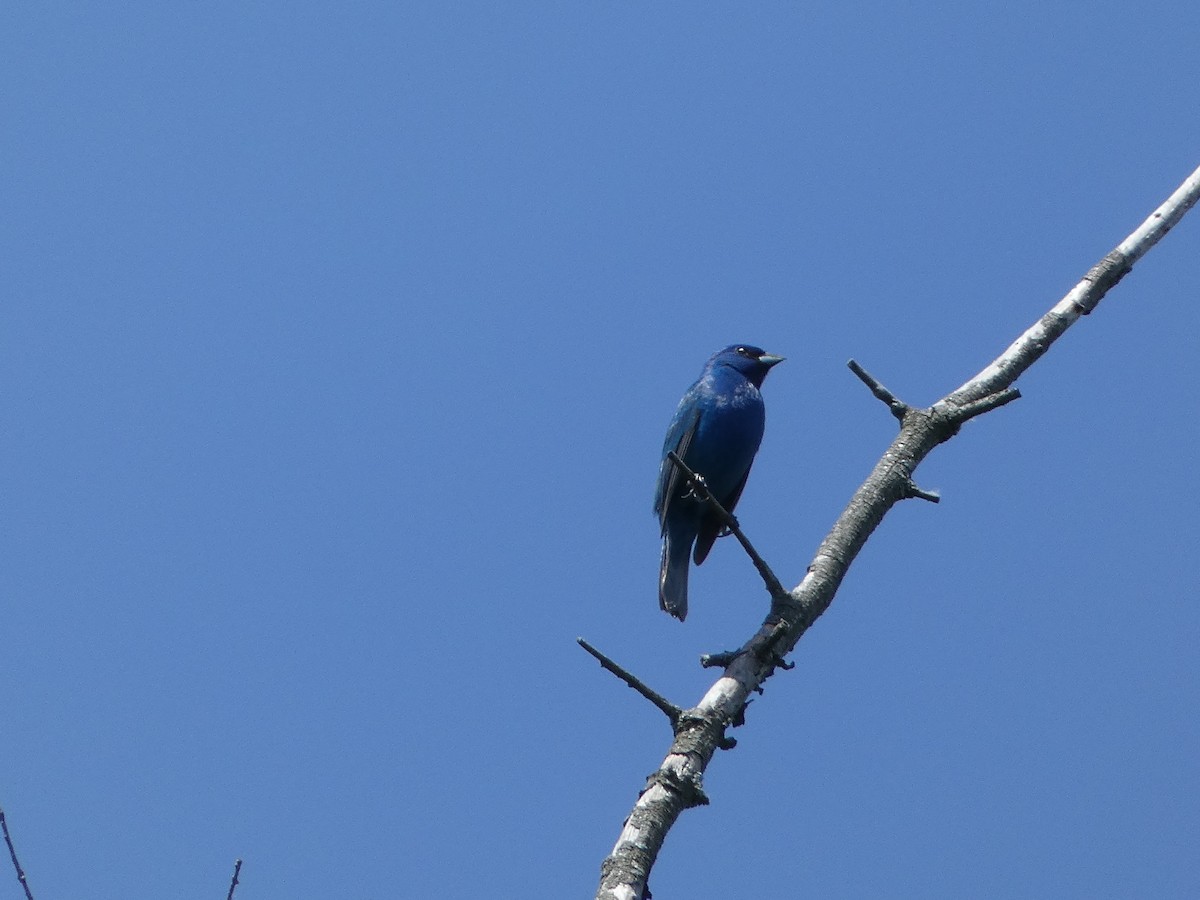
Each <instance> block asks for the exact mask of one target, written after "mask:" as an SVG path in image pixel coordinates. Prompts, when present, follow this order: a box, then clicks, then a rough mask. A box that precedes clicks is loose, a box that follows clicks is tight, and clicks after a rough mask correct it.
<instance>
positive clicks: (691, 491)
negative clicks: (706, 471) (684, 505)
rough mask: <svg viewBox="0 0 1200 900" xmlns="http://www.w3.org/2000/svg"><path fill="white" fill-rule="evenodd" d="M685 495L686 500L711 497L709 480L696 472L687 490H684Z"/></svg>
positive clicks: (689, 481)
mask: <svg viewBox="0 0 1200 900" xmlns="http://www.w3.org/2000/svg"><path fill="white" fill-rule="evenodd" d="M683 497H684V499H685V500H707V499H708V497H709V490H708V482H707V481H705V480H704V476H703V475H701V474H700V473H699V472H696V473H694V474H693V475H692V477H691V478H690V479H689V480H688V486H687V490H686V491H684V493H683Z"/></svg>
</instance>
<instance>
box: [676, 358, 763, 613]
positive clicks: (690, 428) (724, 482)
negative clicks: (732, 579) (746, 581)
mask: <svg viewBox="0 0 1200 900" xmlns="http://www.w3.org/2000/svg"><path fill="white" fill-rule="evenodd" d="M781 362H783V357H782V356H772V355H771V354H770V353H765V352H764V351H762V350H761V349H759V348H758V347H751V346H750V345H749V344H732V345H730V346H728V347H726V348H725V349H724V350H721V351H719V352H717V353H714V354H713V355H712V357H711V358H710V359H709V360H708V362H707V363H705V364H704V371H703V372H701V373H700V377H699V378H698V379H697V380H696V383H695V384H693V385H692V386H691V387H690V388H688V390H687V393H686V394H684V395H683V399H682V400H680V401H679V408H678V409H677V410H675V418H673V419H671V426H670V427H669V428H668V429H667V437H666V439H665V440H664V441H663V451H662V463H661V465H660V466H659V470H658V486H657V488H656V489H655V492H654V513H655V515H657V516H658V521H659V524H660V525H661V526H662V539H663V546H662V564H661V566H660V568H659V571H658V604H659V606H661V607H662V608H663V609H664V610H666V611H667V612H669V613H670V614H671V615H673V616H675V617H676V618H677V619H679V621H681V622H682V621H683V620H684V618H685V617H686V616H687V581H688V556H689V555H692V545H693V544H695V548H696V549H695V553H694V558H695V560H696V565H700V563H702V562H704V559H705V557H707V556H708V551H709V550H711V549H712V545H713V542H714V541H715V540H716V539H717V535H718V534H720V533H721V527H722V526H721V523H720V522H719V521H718V519H717V517H716V515H715V514H714V513H713V511H712V508H711V507H710V506H709V505H708V504H706V503H701V502H700V501H698V500H697V499H696V498H695V497H694V496H692V495H691V493H690V492H689V490H688V480H687V477H686V476H685V475H683V474H682V473H681V472H680V471H679V468H678V467H677V466H676V465H675V464H674V463H672V462H671V460H670V459H668V458H667V453H668V452H670V451H672V450H674V451H675V453H676V454H678V456H679V457H680V459H682V460H683V461H684V462H685V463H687V465H688V468H690V469H691V470H692V471H693V472H695V473H696V474H698V475H702V476H703V477H704V481H705V483H706V484H707V485H708V489H709V490H710V491H712V495H713V496H714V497H715V498H716V499H717V500H718V501H719V502H720V504H721V505H722V506H723V507H725V509H726V510H728V511H729V512H733V508H734V507H735V506H736V505H737V502H738V498H739V497H740V496H741V495H742V488H744V487H745V486H746V478H747V476H748V475H749V474H750V466H751V464H752V463H753V462H754V454H756V453H757V452H758V445H759V444H760V443H761V442H762V436H763V426H764V424H765V423H766V408H765V407H764V406H763V399H762V394H761V393H759V388H760V387H762V383H763V379H764V378H766V377H767V372H769V371H770V370H771V367H772V366H774V365H776V364H778V363H781Z"/></svg>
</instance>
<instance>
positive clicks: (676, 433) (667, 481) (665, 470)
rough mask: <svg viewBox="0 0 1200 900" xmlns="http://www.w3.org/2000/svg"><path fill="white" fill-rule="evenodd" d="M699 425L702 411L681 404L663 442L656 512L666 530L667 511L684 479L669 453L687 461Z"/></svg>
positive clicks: (655, 502) (655, 495)
mask: <svg viewBox="0 0 1200 900" xmlns="http://www.w3.org/2000/svg"><path fill="white" fill-rule="evenodd" d="M699 425H700V410H699V409H696V408H695V407H694V406H692V405H691V404H680V408H679V410H678V412H676V414H675V418H673V419H672V420H671V427H670V428H668V429H667V439H666V440H665V441H663V460H662V466H661V467H660V468H659V470H658V489H657V491H655V494H654V511H655V512H656V513H658V521H659V523H660V524H661V525H662V527H663V529H664V530H665V529H666V527H667V510H668V509H670V506H671V500H672V499H674V497H675V492H676V488H677V487H678V486H679V481H680V479H681V478H683V473H682V472H680V471H679V466H677V465H675V463H673V462H671V460H670V459H669V458H668V457H667V451H668V450H674V451H675V453H676V455H677V456H678V457H679V458H680V459H682V460H685V461H686V460H687V451H688V447H689V446H691V443H692V438H694V437H695V436H696V429H697V428H698V427H699Z"/></svg>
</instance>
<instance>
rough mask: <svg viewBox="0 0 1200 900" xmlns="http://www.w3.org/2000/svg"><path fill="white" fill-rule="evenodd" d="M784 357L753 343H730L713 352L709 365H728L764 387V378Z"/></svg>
mask: <svg viewBox="0 0 1200 900" xmlns="http://www.w3.org/2000/svg"><path fill="white" fill-rule="evenodd" d="M783 360H784V357H782V356H775V355H773V354H771V353H767V352H766V351H765V350H763V349H762V348H761V347H755V346H753V345H751V344H730V345H729V346H728V347H726V348H725V349H724V350H719V351H717V352H716V353H714V354H713V356H712V358H711V359H710V360H709V361H708V367H709V368H710V369H714V368H716V367H717V366H728V367H729V368H731V369H735V370H737V371H738V372H741V373H742V374H743V375H744V376H746V380H747V381H749V382H750V383H751V384H753V385H754V386H755V387H762V383H763V379H764V378H766V377H767V373H768V372H769V371H771V367H772V366H775V365H778V364H779V363H781V362H783Z"/></svg>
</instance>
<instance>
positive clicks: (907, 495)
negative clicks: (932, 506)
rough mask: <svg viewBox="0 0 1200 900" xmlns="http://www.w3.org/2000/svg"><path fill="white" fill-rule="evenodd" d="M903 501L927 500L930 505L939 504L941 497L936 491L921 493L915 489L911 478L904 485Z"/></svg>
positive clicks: (914, 483) (918, 489)
mask: <svg viewBox="0 0 1200 900" xmlns="http://www.w3.org/2000/svg"><path fill="white" fill-rule="evenodd" d="M904 499H905V500H928V501H929V502H930V503H941V502H942V495H941V494H939V493H938V492H937V491H923V490H921V489H920V488H919V487H917V485H916V482H914V481H913V480H912V479H911V478H910V479H909V480H908V482H907V483H906V484H905V485H904Z"/></svg>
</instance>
